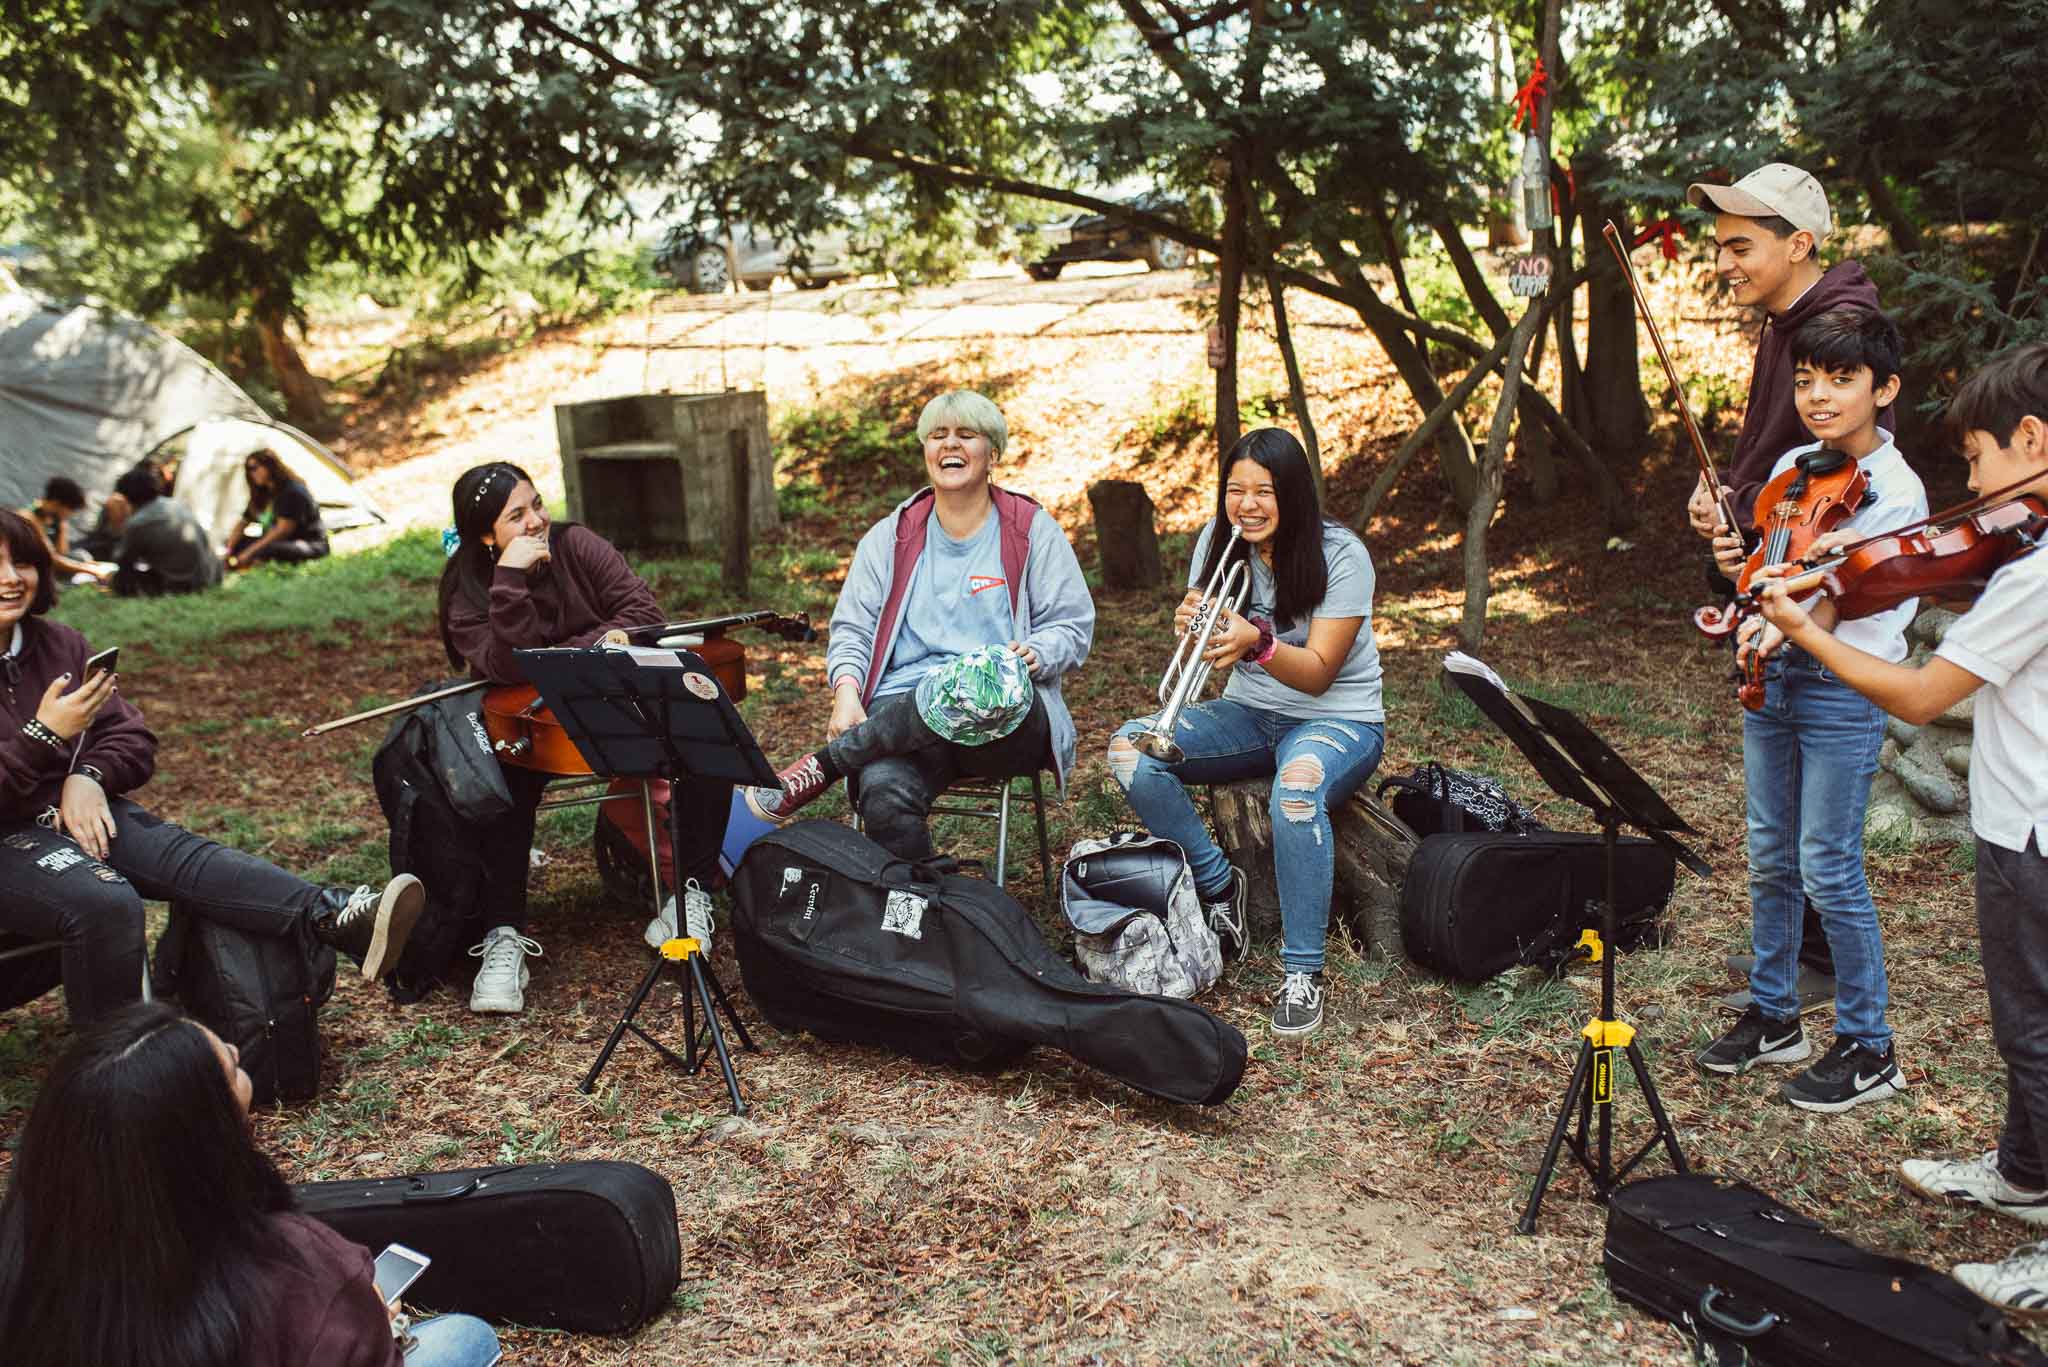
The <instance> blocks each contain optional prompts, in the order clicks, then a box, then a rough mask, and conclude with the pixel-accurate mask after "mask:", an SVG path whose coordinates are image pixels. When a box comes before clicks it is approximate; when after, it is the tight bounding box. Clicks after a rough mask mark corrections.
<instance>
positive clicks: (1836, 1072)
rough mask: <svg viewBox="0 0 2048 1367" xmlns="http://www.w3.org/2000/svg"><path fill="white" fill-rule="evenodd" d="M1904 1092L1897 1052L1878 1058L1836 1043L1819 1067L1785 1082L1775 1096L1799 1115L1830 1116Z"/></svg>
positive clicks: (1865, 1050)
mask: <svg viewBox="0 0 2048 1367" xmlns="http://www.w3.org/2000/svg"><path fill="white" fill-rule="evenodd" d="M1905 1090H1906V1079H1905V1078H1904V1077H1902V1076H1900V1074H1899V1059H1898V1050H1896V1049H1886V1050H1885V1051H1884V1052H1883V1053H1882V1054H1880V1053H1877V1052H1875V1051H1873V1050H1871V1049H1869V1048H1867V1047H1865V1046H1864V1045H1861V1044H1858V1043H1857V1042H1856V1041H1855V1040H1848V1039H1837V1040H1836V1041H1835V1042H1834V1044H1833V1045H1832V1046H1831V1047H1830V1048H1829V1049H1828V1051H1827V1053H1826V1054H1824V1055H1822V1057H1821V1061H1820V1062H1819V1063H1816V1064H1814V1065H1813V1066H1812V1067H1811V1068H1808V1069H1807V1070H1806V1071H1805V1072H1803V1073H1801V1074H1799V1076H1797V1077H1795V1078H1792V1079H1790V1080H1789V1081H1787V1082H1786V1083H1785V1084H1784V1086H1782V1087H1780V1088H1779V1089H1778V1095H1780V1096H1782V1097H1784V1098H1785V1100H1787V1101H1789V1102H1791V1103H1792V1104H1793V1105H1794V1106H1797V1107H1799V1109H1801V1110H1803V1111H1821V1112H1823V1113H1825V1114H1828V1115H1834V1114H1837V1113H1838V1112H1841V1111H1846V1110H1848V1109H1849V1108H1850V1107H1851V1106H1861V1105H1862V1104H1863V1103H1864V1102H1866V1101H1882V1100H1884V1099H1885V1098H1886V1097H1888V1096H1896V1095H1898V1094H1899V1093H1900V1092H1903V1091H1905Z"/></svg>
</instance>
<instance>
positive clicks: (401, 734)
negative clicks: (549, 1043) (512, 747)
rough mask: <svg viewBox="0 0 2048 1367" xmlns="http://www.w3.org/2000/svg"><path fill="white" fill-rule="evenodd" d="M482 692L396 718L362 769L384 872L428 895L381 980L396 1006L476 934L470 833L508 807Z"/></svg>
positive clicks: (476, 871) (447, 965)
mask: <svg viewBox="0 0 2048 1367" xmlns="http://www.w3.org/2000/svg"><path fill="white" fill-rule="evenodd" d="M461 682H462V681H461V680H460V679H454V680H449V681H446V682H443V683H440V684H435V685H432V686H431V688H429V689H427V690H423V691H433V689H438V688H447V687H451V686H453V685H454V684H458V683H461ZM484 687H485V685H484V684H483V683H481V682H479V683H478V684H477V686H476V689H475V690H473V691H470V692H466V693H458V694H456V695H455V696H453V697H450V698H443V699H441V700H440V701H439V702H431V703H427V704H425V705H424V706H421V707H416V708H414V709H413V710H412V711H410V712H406V713H403V714H401V715H400V716H399V718H398V720H396V721H394V722H393V723H392V724H391V729H390V730H389V731H388V732H386V733H385V736H384V743H383V744H382V745H380V746H378V747H377V755H376V758H375V759H373V760H372V761H371V763H370V773H371V777H372V781H373V782H374V783H375V785H376V788H377V802H378V805H379V806H381V807H382V808H383V809H384V819H385V820H386V821H387V822H389V823H390V825H391V872H392V873H393V874H400V873H410V874H412V875H414V876H416V877H417V878H418V879H419V880H420V881H421V882H422V883H424V884H425V885H426V889H427V906H426V910H425V911H424V912H423V913H422V914H421V916H420V919H419V923H418V924H417V925H415V926H414V927H413V932H412V938H411V939H409V940H408V941H407V942H406V946H405V953H404V954H402V955H400V956H399V960H398V963H397V965H396V966H395V967H394V968H393V969H392V971H391V974H390V976H389V977H388V978H387V979H386V982H387V984H388V986H389V987H390V989H391V996H392V998H393V1000H395V1001H400V1002H414V1001H418V1000H419V999H420V998H421V997H423V996H425V995H426V994H427V992H428V991H429V990H430V989H432V988H433V986H434V984H435V983H437V982H440V981H441V980H443V979H444V978H447V977H449V976H451V970H452V968H453V966H454V965H455V963H456V962H457V960H458V959H459V958H460V957H461V955H462V952H463V950H464V949H466V948H467V947H468V946H469V945H471V944H473V943H475V941H476V939H477V938H478V936H479V935H480V934H481V933H482V931H483V929H484V927H483V926H482V925H481V924H480V920H481V912H482V908H481V907H480V906H479V905H478V903H479V900H480V899H479V897H478V891H477V890H478V888H479V887H480V886H481V884H482V881H483V863H482V860H481V859H480V858H479V857H478V856H477V853H476V849H475V842H474V841H473V840H472V839H471V838H470V829H471V827H472V826H473V824H474V823H477V822H482V821H489V820H493V819H495V818H497V817H500V816H503V815H504V814H505V813H506V812H508V811H510V810H511V809H512V793H511V790H510V789H509V788H507V787H506V784H505V771H504V770H503V769H501V768H500V767H499V766H498V758H497V756H496V755H495V754H494V753H492V750H491V741H490V736H489V735H488V734H487V733H486V732H485V730H484V724H483V692H482V690H483V689H484Z"/></svg>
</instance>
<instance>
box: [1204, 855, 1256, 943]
mask: <svg viewBox="0 0 2048 1367" xmlns="http://www.w3.org/2000/svg"><path fill="white" fill-rule="evenodd" d="M1244 904H1245V877H1244V870H1243V869H1240V868H1234V867H1233V868H1232V869H1231V870H1230V892H1229V893H1228V895H1226V896H1224V897H1221V898H1218V899H1217V900H1216V901H1214V902H1210V901H1206V900H1205V901H1204V902H1203V903H1202V914H1203V916H1204V917H1206V918H1207V920H1208V922H1209V929H1211V930H1213V931H1215V932H1216V938H1217V939H1218V940H1221V941H1222V942H1223V952H1224V953H1226V954H1231V955H1235V956H1236V957H1238V958H1240V959H1241V958H1243V957H1244V952H1245V950H1246V948H1248V947H1249V945H1250V943H1251V937H1250V935H1249V933H1248V931H1247V928H1246V924H1245V912H1244Z"/></svg>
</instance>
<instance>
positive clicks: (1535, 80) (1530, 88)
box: [1514, 57, 1550, 128]
mask: <svg viewBox="0 0 2048 1367" xmlns="http://www.w3.org/2000/svg"><path fill="white" fill-rule="evenodd" d="M1549 85H1550V73H1549V72H1547V71H1545V70H1544V69H1543V59H1542V58H1541V57H1538V58H1537V59H1536V65H1535V66H1534V67H1533V68H1531V69H1530V72H1529V79H1528V80H1526V81H1524V82H1522V88H1521V89H1520V90H1517V91H1516V92H1515V122H1514V126H1515V127H1516V128H1520V127H1521V126H1522V125H1523V124H1524V123H1527V124H1528V125H1530V126H1531V127H1534V126H1535V124H1536V102H1537V101H1538V100H1540V99H1542V98H1543V96H1544V95H1545V94H1546V93H1547V90H1548V87H1549Z"/></svg>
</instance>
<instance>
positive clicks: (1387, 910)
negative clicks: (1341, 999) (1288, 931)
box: [1209, 779, 1417, 959]
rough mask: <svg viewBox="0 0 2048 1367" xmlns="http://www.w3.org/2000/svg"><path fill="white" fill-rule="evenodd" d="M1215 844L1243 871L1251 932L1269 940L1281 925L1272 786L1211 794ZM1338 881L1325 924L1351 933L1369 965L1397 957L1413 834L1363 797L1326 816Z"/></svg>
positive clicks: (1257, 782) (1223, 787)
mask: <svg viewBox="0 0 2048 1367" xmlns="http://www.w3.org/2000/svg"><path fill="white" fill-rule="evenodd" d="M1209 796H1210V810H1211V813H1212V815H1213V816H1214V817H1215V825H1216V845H1217V848H1219V849H1221V850H1222V851H1223V854H1224V856H1225V857H1226V858H1227V859H1229V860H1230V862H1231V863H1232V864H1235V865H1236V866H1237V867H1238V868H1240V869H1243V870H1244V871H1245V879H1246V884H1247V887H1246V893H1247V897H1246V907H1245V914H1246V916H1247V917H1248V918H1249V920H1250V923H1251V927H1252V929H1253V930H1254V931H1255V932H1257V933H1259V934H1262V935H1270V934H1272V933H1273V932H1274V931H1275V930H1277V929H1278V928H1279V925H1280V890H1279V886H1278V884H1277V883H1276V882H1275V880H1274V876H1273V785H1272V781H1271V780H1269V779H1253V780H1251V781H1249V782H1245V783H1226V784H1219V785H1217V786H1216V787H1214V788H1211V789H1210V790H1209ZM1330 827H1331V831H1332V834H1333V835H1334V837H1335V843H1336V847H1337V849H1336V854H1337V881H1336V885H1335V886H1334V887H1333V888H1332V889H1331V891H1330V924H1331V925H1332V926H1333V927H1335V926H1338V925H1345V926H1349V927H1350V929H1351V932H1352V933H1353V934H1354V935H1356V936H1357V937H1358V938H1359V940H1360V941H1361V946H1360V947H1361V948H1362V949H1364V951H1365V952H1366V953H1367V954H1368V955H1370V956H1371V957H1373V958H1376V959H1380V958H1395V957H1397V956H1399V955H1400V953H1401V879H1402V878H1403V876H1405V875H1406V874H1407V872H1408V861H1409V859H1410V858H1411V857H1413V855H1414V853H1415V846H1416V843H1417V842H1416V836H1415V833H1414V832H1413V831H1411V830H1409V829H1408V828H1407V827H1406V826H1404V825H1402V824H1401V822H1400V821H1399V820H1398V819H1397V818H1396V817H1395V816H1394V815H1393V814H1392V813H1391V812H1389V811H1387V809H1386V808H1384V807H1382V806H1380V805H1379V804H1378V803H1377V802H1374V801H1373V800H1372V799H1371V798H1370V797H1368V796H1366V794H1365V793H1364V792H1359V793H1356V794H1354V795H1353V796H1352V798H1351V800H1350V801H1349V802H1347V803H1345V804H1344V805H1343V806H1341V807H1339V808H1337V809H1336V810H1335V811H1333V812H1331V813H1330Z"/></svg>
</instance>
